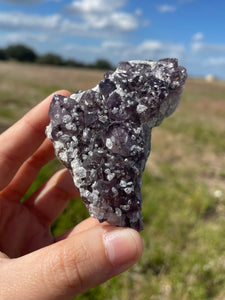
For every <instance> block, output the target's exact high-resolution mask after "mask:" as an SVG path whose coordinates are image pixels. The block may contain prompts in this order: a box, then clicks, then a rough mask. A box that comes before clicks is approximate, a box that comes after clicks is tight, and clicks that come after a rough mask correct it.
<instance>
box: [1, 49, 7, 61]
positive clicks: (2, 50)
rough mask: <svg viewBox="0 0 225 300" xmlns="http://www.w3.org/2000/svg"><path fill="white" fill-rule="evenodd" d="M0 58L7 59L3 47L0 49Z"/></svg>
mask: <svg viewBox="0 0 225 300" xmlns="http://www.w3.org/2000/svg"><path fill="white" fill-rule="evenodd" d="M0 60H7V55H6V52H5V50H4V49H0Z"/></svg>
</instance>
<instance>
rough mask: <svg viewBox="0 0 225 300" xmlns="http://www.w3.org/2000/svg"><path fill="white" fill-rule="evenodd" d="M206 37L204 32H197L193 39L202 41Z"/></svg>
mask: <svg viewBox="0 0 225 300" xmlns="http://www.w3.org/2000/svg"><path fill="white" fill-rule="evenodd" d="M203 38H204V35H203V33H202V32H196V33H195V34H194V35H193V36H192V39H193V40H194V41H201V40H202V39H203Z"/></svg>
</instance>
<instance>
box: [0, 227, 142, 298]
mask: <svg viewBox="0 0 225 300" xmlns="http://www.w3.org/2000/svg"><path fill="white" fill-rule="evenodd" d="M93 241H94V242H93ZM142 249H143V245H142V241H141V238H140V235H139V234H138V233H137V232H136V231H134V230H133V229H130V228H120V229H117V228H115V227H113V226H96V227H94V228H93V229H91V230H89V231H83V232H80V233H78V234H77V235H74V236H72V237H70V238H68V239H66V240H63V241H60V242H58V243H56V244H53V245H51V246H48V247H46V248H42V249H40V250H38V251H36V252H33V253H32V254H28V255H26V256H23V257H21V258H18V259H15V260H14V263H8V264H7V265H8V266H7V268H5V270H4V276H3V280H2V282H1V285H2V286H3V287H4V288H3V291H2V290H1V291H0V294H1V293H2V298H4V297H3V296H4V293H6V292H5V291H7V287H8V294H9V293H10V294H9V295H7V296H8V298H10V299H18V300H19V299H28V298H29V299H51V300H58V299H71V298H72V297H74V296H76V295H77V294H80V293H82V292H84V291H86V290H88V289H90V288H92V287H94V286H97V285H99V284H100V283H102V282H104V281H106V280H108V279H110V278H111V277H113V276H115V275H117V274H119V273H121V272H123V271H125V270H127V269H128V268H129V267H131V266H132V265H133V264H134V263H135V262H136V261H137V260H138V259H139V258H140V256H141V254H142ZM31 279H32V280H31ZM9 286H10V288H9Z"/></svg>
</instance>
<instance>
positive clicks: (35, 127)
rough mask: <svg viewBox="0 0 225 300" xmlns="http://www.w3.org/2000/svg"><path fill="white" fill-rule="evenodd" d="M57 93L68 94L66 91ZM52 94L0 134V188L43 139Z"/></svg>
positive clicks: (8, 180)
mask: <svg viewBox="0 0 225 300" xmlns="http://www.w3.org/2000/svg"><path fill="white" fill-rule="evenodd" d="M57 93H60V94H63V95H65V96H69V95H70V93H69V92H68V91H58V92H57ZM52 96H53V94H52V95H50V96H49V97H47V98H46V99H45V100H44V101H42V102H41V103H40V104H38V105H37V106H36V107H34V108H33V109H32V110H31V111H30V112H28V113H27V114H26V115H25V116H24V117H23V118H22V119H21V120H19V121H18V122H17V123H16V124H15V125H13V126H12V127H10V128H9V129H8V130H6V131H5V132H4V133H3V134H2V135H1V136H0V145H1V148H0V170H1V174H0V190H1V189H2V188H4V187H5V186H6V185H7V184H8V183H9V182H10V180H11V179H12V178H13V176H14V175H15V173H16V172H17V170H18V168H19V167H20V166H21V165H22V163H23V162H24V161H25V160H26V159H27V158H28V157H29V156H30V155H32V153H33V152H34V151H36V149H37V148H38V147H39V146H40V144H41V143H42V142H43V140H44V139H45V127H46V125H47V124H48V122H49V118H48V109H49V105H50V102H51V100H52Z"/></svg>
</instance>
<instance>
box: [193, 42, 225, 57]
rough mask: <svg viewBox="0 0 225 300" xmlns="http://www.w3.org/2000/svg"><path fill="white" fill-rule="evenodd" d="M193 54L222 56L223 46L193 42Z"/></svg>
mask: <svg viewBox="0 0 225 300" xmlns="http://www.w3.org/2000/svg"><path fill="white" fill-rule="evenodd" d="M191 49H192V51H193V53H195V54H200V55H210V56H217V55H224V53H225V44H210V43H202V42H194V43H193V44H192V45H191Z"/></svg>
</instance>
